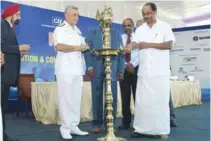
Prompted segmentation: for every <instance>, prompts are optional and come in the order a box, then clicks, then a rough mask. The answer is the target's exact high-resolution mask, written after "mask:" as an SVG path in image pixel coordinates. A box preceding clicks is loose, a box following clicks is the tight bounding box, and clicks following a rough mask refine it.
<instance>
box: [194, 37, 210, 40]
mask: <svg viewBox="0 0 211 141" xmlns="http://www.w3.org/2000/svg"><path fill="white" fill-rule="evenodd" d="M205 39H210V36H202V37H198V36H194V37H193V40H194V41H198V40H205Z"/></svg>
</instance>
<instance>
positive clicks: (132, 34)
mask: <svg viewBox="0 0 211 141" xmlns="http://www.w3.org/2000/svg"><path fill="white" fill-rule="evenodd" d="M134 34H135V33H134V32H132V33H131V35H130V37H133V36H134ZM123 35H124V36H125V37H126V38H127V37H128V35H127V34H126V33H124V34H123Z"/></svg>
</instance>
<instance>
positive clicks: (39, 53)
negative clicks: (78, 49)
mask: <svg viewBox="0 0 211 141" xmlns="http://www.w3.org/2000/svg"><path fill="white" fill-rule="evenodd" d="M10 4H12V3H10V2H5V1H1V8H2V10H1V12H2V11H3V9H4V7H5V6H7V5H10ZM79 12H80V9H79ZM63 21H64V13H62V12H58V11H53V10H47V9H42V8H37V7H32V6H27V5H21V22H20V24H19V25H18V26H16V27H15V32H16V35H17V38H18V42H19V44H28V45H30V47H31V48H30V50H29V53H28V54H27V55H25V56H24V57H23V58H22V60H21V73H22V74H31V73H34V74H35V75H36V81H54V80H55V76H54V62H55V56H56V52H55V49H54V46H53V38H52V33H53V31H54V29H55V27H56V26H58V25H59V24H60V23H62V22H63ZM77 26H78V27H79V29H80V30H81V32H82V36H86V34H87V31H88V30H89V28H93V27H97V26H99V23H98V21H96V20H95V19H91V18H87V17H83V16H80V18H79V23H78V25H77ZM112 26H113V27H114V28H116V29H117V30H119V31H120V32H122V26H121V25H120V24H115V23H113V24H112Z"/></svg>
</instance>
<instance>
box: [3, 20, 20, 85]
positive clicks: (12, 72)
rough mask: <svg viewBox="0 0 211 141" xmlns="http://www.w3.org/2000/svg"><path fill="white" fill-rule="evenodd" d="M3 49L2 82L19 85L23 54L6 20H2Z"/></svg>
mask: <svg viewBox="0 0 211 141" xmlns="http://www.w3.org/2000/svg"><path fill="white" fill-rule="evenodd" d="M1 51H2V53H4V57H5V58H4V59H5V62H4V65H3V66H2V67H1V83H2V84H8V85H13V86H16V85H17V80H18V78H19V74H20V62H21V55H20V51H19V46H18V42H17V39H16V36H15V34H14V32H13V30H12V28H11V26H10V24H9V22H7V21H6V20H4V19H2V20H1Z"/></svg>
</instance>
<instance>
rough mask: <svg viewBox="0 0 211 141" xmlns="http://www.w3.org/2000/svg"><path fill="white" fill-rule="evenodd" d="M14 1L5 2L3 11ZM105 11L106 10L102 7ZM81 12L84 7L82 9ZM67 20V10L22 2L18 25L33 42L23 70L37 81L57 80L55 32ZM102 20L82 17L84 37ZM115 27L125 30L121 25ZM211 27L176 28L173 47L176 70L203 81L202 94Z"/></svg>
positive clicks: (22, 38) (23, 38)
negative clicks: (55, 71) (53, 34)
mask: <svg viewBox="0 0 211 141" xmlns="http://www.w3.org/2000/svg"><path fill="white" fill-rule="evenodd" d="M10 4H12V3H11V2H5V1H1V8H2V9H1V12H2V10H3V9H4V8H5V6H7V5H10ZM101 10H102V9H101ZM79 12H80V9H79ZM63 20H64V13H62V12H58V11H53V10H47V9H42V8H37V7H32V6H27V5H21V22H20V24H19V25H18V26H16V27H15V32H16V35H17V38H18V42H19V44H29V45H30V47H31V49H30V51H29V53H28V54H27V55H25V56H24V57H23V58H22V61H21V62H22V63H21V73H22V74H31V73H33V74H35V76H36V81H54V80H55V76H54V62H55V56H56V52H55V50H54V46H53V38H52V33H53V31H54V29H55V27H56V26H57V25H59V24H60V23H62V22H63ZM98 25H99V23H98V22H97V21H96V20H95V19H92V18H87V17H83V16H80V18H79V23H78V27H79V29H80V30H81V32H82V35H83V36H86V34H87V31H88V29H89V28H92V27H97V26H98ZM112 27H114V28H116V29H117V30H119V32H120V33H122V26H121V25H120V24H115V23H113V24H112ZM209 30H210V26H200V27H190V28H179V29H173V31H174V33H175V36H176V44H175V47H174V48H173V49H172V50H171V67H172V70H173V73H174V74H176V75H178V76H179V77H180V79H183V77H184V76H186V75H193V76H195V77H196V79H199V80H200V81H201V87H202V94H203V95H204V94H207V96H209V91H210V83H209V79H210V70H209V68H210V67H209V66H210V62H208V61H209V54H210V45H209V42H210V35H209ZM140 67H141V66H140Z"/></svg>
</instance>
